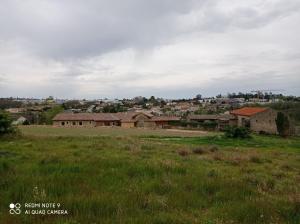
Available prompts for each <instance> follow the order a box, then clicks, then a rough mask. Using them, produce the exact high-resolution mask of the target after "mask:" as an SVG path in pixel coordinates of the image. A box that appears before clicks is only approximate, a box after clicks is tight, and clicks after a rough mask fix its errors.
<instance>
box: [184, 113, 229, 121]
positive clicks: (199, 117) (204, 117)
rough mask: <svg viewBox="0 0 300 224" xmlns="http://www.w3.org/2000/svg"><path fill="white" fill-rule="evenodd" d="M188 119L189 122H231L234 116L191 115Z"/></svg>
mask: <svg viewBox="0 0 300 224" xmlns="http://www.w3.org/2000/svg"><path fill="white" fill-rule="evenodd" d="M188 118H189V119H190V120H231V119H234V116H233V115H231V114H199V115H197V114H193V115H190V116H188Z"/></svg>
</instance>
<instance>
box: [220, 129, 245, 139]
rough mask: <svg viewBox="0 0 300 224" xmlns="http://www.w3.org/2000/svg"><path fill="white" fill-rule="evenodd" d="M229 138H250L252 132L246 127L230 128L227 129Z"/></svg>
mask: <svg viewBox="0 0 300 224" xmlns="http://www.w3.org/2000/svg"><path fill="white" fill-rule="evenodd" d="M224 131H225V136H226V137H227V138H249V137H250V131H249V129H247V128H245V127H236V126H228V127H226V128H225V130H224Z"/></svg>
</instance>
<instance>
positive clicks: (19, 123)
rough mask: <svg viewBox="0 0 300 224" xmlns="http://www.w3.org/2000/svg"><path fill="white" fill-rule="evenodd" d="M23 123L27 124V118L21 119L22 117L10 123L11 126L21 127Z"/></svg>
mask: <svg viewBox="0 0 300 224" xmlns="http://www.w3.org/2000/svg"><path fill="white" fill-rule="evenodd" d="M25 122H28V120H27V118H25V117H23V116H20V117H19V118H18V119H16V120H14V121H13V122H12V124H13V125H22V124H24V123H25Z"/></svg>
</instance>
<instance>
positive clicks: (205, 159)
mask: <svg viewBox="0 0 300 224" xmlns="http://www.w3.org/2000/svg"><path fill="white" fill-rule="evenodd" d="M22 133H23V136H22V137H19V138H18V139H7V138H6V139H0V201H1V203H0V223H1V224H2V223H4V224H6V223H7V224H10V223H12V224H13V223H22V224H23V223H28V224H31V223H49V224H50V223H61V224H62V223H65V224H67V223H69V224H71V223H73V224H75V223H76V224H77V223H84V224H86V223H144V224H146V223H170V224H171V223H172V224H173V223H205V224H214V223H216V224H217V223H251V224H254V223H293V224H299V223H300V138H289V139H281V138H279V137H274V136H253V138H252V139H246V140H231V139H226V138H224V137H222V136H221V135H220V134H215V135H212V134H210V135H206V134H205V133H202V132H199V133H197V132H192V133H190V132H174V131H173V132H172V131H164V130H159V131H155V130H151V131H150V130H142V129H130V130H127V129H93V130H91V129H62V128H59V129H54V128H52V127H45V126H44V127H26V128H22ZM197 135H198V136H199V137H197ZM12 202H15V203H16V202H18V203H20V204H22V205H24V203H29V202H33V203H38V202H54V203H60V204H61V208H63V209H66V210H68V213H69V214H68V215H26V214H24V210H25V209H24V208H22V214H21V215H10V214H9V208H8V205H9V204H10V203H12Z"/></svg>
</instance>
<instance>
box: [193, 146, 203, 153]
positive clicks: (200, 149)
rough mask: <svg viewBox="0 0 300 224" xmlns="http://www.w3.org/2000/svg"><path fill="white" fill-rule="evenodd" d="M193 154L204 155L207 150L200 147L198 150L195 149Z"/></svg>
mask: <svg viewBox="0 0 300 224" xmlns="http://www.w3.org/2000/svg"><path fill="white" fill-rule="evenodd" d="M193 153H195V154H204V153H205V150H204V149H203V148H201V147H198V148H195V149H193Z"/></svg>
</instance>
